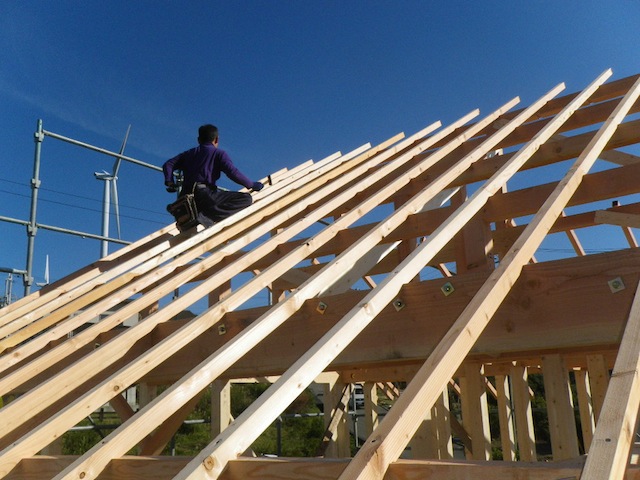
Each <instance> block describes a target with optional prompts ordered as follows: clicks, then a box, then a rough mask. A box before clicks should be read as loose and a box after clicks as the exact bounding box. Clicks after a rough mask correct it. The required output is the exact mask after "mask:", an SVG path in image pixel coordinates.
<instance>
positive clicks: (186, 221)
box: [167, 193, 199, 232]
mask: <svg viewBox="0 0 640 480" xmlns="http://www.w3.org/2000/svg"><path fill="white" fill-rule="evenodd" d="M167 212H169V213H170V214H171V215H173V216H174V218H175V219H176V226H177V227H178V230H180V231H181V232H184V231H185V230H188V229H190V228H192V227H195V226H196V225H198V223H199V222H198V209H197V207H196V200H195V198H194V196H193V193H187V194H186V195H183V196H181V197H180V198H178V200H176V201H175V202H173V203H171V204H169V205H167Z"/></svg>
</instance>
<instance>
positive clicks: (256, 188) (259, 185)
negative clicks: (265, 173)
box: [251, 182, 264, 192]
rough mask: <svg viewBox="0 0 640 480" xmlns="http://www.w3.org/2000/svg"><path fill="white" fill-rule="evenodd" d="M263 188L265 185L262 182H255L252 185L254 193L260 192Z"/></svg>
mask: <svg viewBox="0 0 640 480" xmlns="http://www.w3.org/2000/svg"><path fill="white" fill-rule="evenodd" d="M263 188H264V185H263V184H262V183H261V182H253V185H251V190H253V191H254V192H259V191H260V190H262V189H263Z"/></svg>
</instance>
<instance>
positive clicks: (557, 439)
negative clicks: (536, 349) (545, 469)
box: [542, 354, 580, 461]
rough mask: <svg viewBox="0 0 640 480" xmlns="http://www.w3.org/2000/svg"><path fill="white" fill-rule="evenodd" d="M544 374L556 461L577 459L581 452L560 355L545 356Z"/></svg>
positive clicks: (565, 368)
mask: <svg viewBox="0 0 640 480" xmlns="http://www.w3.org/2000/svg"><path fill="white" fill-rule="evenodd" d="M542 371H543V378H544V393H545V399H546V403H547V416H548V417H549V434H550V435H551V450H552V453H553V459H554V460H555V461H558V460H566V459H570V458H576V457H577V456H579V455H580V451H579V449H578V435H577V431H576V421H575V417H574V414H573V402H572V400H571V389H570V388H569V374H568V372H567V367H566V365H565V364H564V361H563V360H562V357H561V356H560V355H557V354H555V355H545V356H544V357H543V358H542Z"/></svg>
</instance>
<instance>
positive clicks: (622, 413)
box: [580, 287, 640, 480]
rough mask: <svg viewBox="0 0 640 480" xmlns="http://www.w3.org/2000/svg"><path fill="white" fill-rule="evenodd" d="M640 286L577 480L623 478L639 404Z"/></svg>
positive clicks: (615, 479)
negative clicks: (582, 467) (585, 459)
mask: <svg viewBox="0 0 640 480" xmlns="http://www.w3.org/2000/svg"><path fill="white" fill-rule="evenodd" d="M639 369H640V287H639V288H638V289H637V290H636V295H635V300H634V302H633V305H632V307H631V312H630V313H629V320H628V321H627V326H626V328H625V331H624V335H623V337H622V341H621V342H620V351H619V353H618V357H617V358H616V363H615V365H614V367H613V373H612V375H611V382H610V383H609V388H608V389H607V395H606V397H605V401H604V406H603V407H604V408H603V409H602V413H601V415H600V418H599V420H598V426H597V427H596V431H595V433H594V436H593V442H592V444H591V449H590V451H589V455H588V457H587V462H586V463H585V466H584V470H583V472H582V475H581V476H580V480H604V479H607V480H618V479H622V478H624V473H625V470H626V469H627V466H628V464H629V454H630V452H631V445H632V444H633V442H634V441H635V432H636V421H637V417H638V408H639V407H640V382H639V380H638V371H639Z"/></svg>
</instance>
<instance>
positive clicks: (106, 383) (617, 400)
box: [0, 70, 640, 480]
mask: <svg viewBox="0 0 640 480" xmlns="http://www.w3.org/2000/svg"><path fill="white" fill-rule="evenodd" d="M611 75H612V72H611V71H610V70H607V71H606V72H604V73H603V74H601V75H600V76H598V77H597V78H596V79H595V80H594V81H593V82H592V83H591V84H589V85H588V86H587V87H586V88H584V90H582V91H580V92H577V93H574V94H569V95H561V93H562V92H563V90H564V89H565V86H564V84H560V85H558V86H556V87H554V88H552V89H551V90H550V91H549V92H547V93H546V94H544V95H543V96H541V97H540V98H539V99H538V100H536V101H535V102H533V103H531V105H529V106H528V107H526V108H521V109H515V107H516V106H517V105H518V103H519V101H520V100H519V99H518V98H515V99H513V100H510V101H509V102H507V103H506V104H504V105H502V106H501V107H499V108H498V109H496V110H495V111H494V112H492V113H490V114H488V115H486V116H484V117H481V116H480V112H479V111H477V110H474V111H472V112H470V113H468V114H466V115H464V116H462V117H461V118H460V119H458V120H456V121H454V122H452V123H451V124H449V125H446V126H442V125H441V123H440V122H435V123H433V124H431V125H429V126H428V127H426V128H424V129H423V130H421V131H419V132H417V133H416V134H414V135H412V136H410V137H407V138H404V135H402V134H400V135H396V136H394V137H392V138H390V139H389V140H387V141H385V142H383V143H381V144H379V145H377V146H371V145H370V144H366V145H363V146H362V147H360V148H358V149H356V150H354V151H352V152H349V153H348V154H345V155H342V154H340V153H336V154H334V155H331V156H329V157H327V158H326V159H323V160H321V161H319V162H311V161H309V162H306V163H303V164H301V165H300V166H299V167H297V168H294V169H291V170H283V171H280V172H275V173H273V174H272V175H270V176H269V178H268V179H265V182H267V183H269V185H268V187H267V188H265V189H264V190H263V191H261V192H258V193H254V194H253V195H254V203H253V205H252V206H251V207H249V208H247V209H246V210H244V211H242V212H240V213H238V214H236V215H234V216H232V217H230V218H228V219H226V220H225V221H223V222H220V223H218V224H216V225H214V226H213V227H211V228H208V229H205V230H202V229H199V230H198V231H197V232H196V231H192V232H186V233H182V234H181V233H179V232H178V231H177V230H176V228H175V227H174V226H173V225H170V226H168V227H166V228H163V229H161V230H159V231H158V232H155V233H154V234H152V235H150V236H148V237H146V238H143V239H141V240H139V241H137V242H135V243H133V244H132V245H129V246H127V247H125V248H122V249H120V250H119V251H117V252H115V253H113V254H111V255H109V256H108V257H105V258H103V259H101V260H99V261H97V262H95V263H93V264H91V265H88V266H87V267H86V268H84V269H82V270H79V271H78V272H75V273H73V274H71V275H69V276H68V277H66V278H64V279H61V280H60V281H58V282H56V283H54V284H52V285H49V286H47V287H44V288H43V289H41V290H40V291H38V292H35V293H33V294H31V295H30V296H28V297H26V298H24V299H21V300H19V301H17V302H15V303H13V304H11V305H9V306H7V307H5V308H3V309H2V310H0V395H2V396H3V399H4V400H5V405H4V407H3V408H1V409H0V426H2V428H1V430H0V476H1V477H2V478H56V479H90V478H146V477H153V478H176V479H203V478H207V479H208V478H226V479H248V478H263V479H268V478H317V479H319V478H323V479H325V478H326V479H330V478H331V479H342V480H346V479H349V480H352V479H363V480H364V479H374V478H375V479H399V478H403V479H410V478H415V479H418V478H421V479H424V478H433V479H444V478H446V479H463V478H465V479H466V478H489V477H490V476H495V475H499V476H500V478H506V479H509V478H513V479H516V478H517V479H522V478H532V479H533V478H535V479H552V478H581V479H585V480H586V479H605V478H607V479H613V478H616V479H617V478H620V479H621V478H640V469H638V468H637V467H636V466H635V461H634V458H635V457H634V454H633V452H634V450H633V444H634V432H635V424H636V420H637V411H638V408H639V407H640V388H639V386H638V381H637V377H638V375H637V372H638V358H640V351H639V350H638V349H639V348H640V347H639V345H640V341H639V339H638V335H640V300H639V298H640V297H639V296H638V295H637V294H636V293H635V292H636V290H637V288H638V284H639V282H638V279H639V278H640V253H639V252H638V251H637V242H636V240H635V236H634V233H633V228H638V227H639V226H640V203H633V202H632V203H631V204H628V205H621V204H620V203H619V202H618V200H617V199H619V198H623V197H624V198H633V195H636V194H638V193H640V182H638V181H637V179H638V178H640V161H639V160H640V159H639V158H638V157H636V156H634V155H633V154H631V153H629V152H625V151H622V150H619V148H622V147H626V146H630V145H635V144H637V143H638V142H639V141H640V128H639V125H638V122H640V120H637V119H634V114H635V113H637V112H638V110H639V109H640V103H639V102H638V96H639V95H640V80H638V77H637V76H636V77H630V78H625V79H621V80H616V81H610V82H608V83H607V81H608V80H609V78H610V76H611ZM596 161H600V162H609V167H608V168H604V169H600V170H598V171H596V172H591V169H592V166H593V165H594V164H595V163H596ZM549 166H553V167H554V169H555V170H554V171H556V172H557V171H559V169H562V171H563V173H562V174H561V175H560V176H559V178H558V179H557V180H554V181H551V182H549V183H540V181H541V180H542V179H543V178H547V177H546V175H547V174H546V173H540V172H546V171H547V170H545V169H548V168H549ZM590 172H591V173H590ZM522 175H526V178H528V179H532V178H533V179H534V180H533V181H531V180H529V181H528V186H527V187H525V188H519V189H513V186H512V184H513V183H517V182H514V179H517V178H520V176H522ZM507 187H509V188H507ZM603 202H610V203H611V205H612V206H611V207H610V208H609V207H607V208H603V207H602V205H603ZM575 206H584V207H583V208H582V211H579V212H577V213H575V212H574V211H573V210H575V209H573V210H572V207H575ZM603 224H607V225H615V226H618V227H621V228H622V232H621V234H622V235H623V236H624V238H625V239H626V241H627V242H628V246H629V248H622V249H620V250H617V251H612V252H610V253H602V254H598V255H593V254H589V250H588V248H585V247H584V243H583V242H582V241H581V240H580V238H579V230H580V229H594V228H597V227H598V226H601V225H603ZM555 233H562V234H564V235H566V236H567V239H568V241H569V243H570V245H571V247H572V251H573V254H570V255H569V258H566V259H562V260H556V261H547V262H544V261H539V260H538V261H536V252H538V251H539V249H540V247H541V245H543V242H544V241H545V240H546V239H547V238H548V237H549V236H550V235H553V234H555ZM427 271H430V272H432V273H431V274H430V276H429V275H427V274H426V273H425V272H427ZM178 290H179V295H176V292H177V291H178ZM266 291H267V292H269V294H270V296H271V302H270V305H268V306H264V305H263V304H264V302H261V303H260V302H259V299H260V298H263V297H264V294H265V292H266ZM203 300H204V301H206V302H208V303H207V304H208V307H207V308H206V309H204V311H203V312H202V313H200V314H199V315H196V316H195V317H193V318H182V317H181V315H182V313H183V312H185V311H187V310H188V309H190V308H195V307H194V305H196V304H198V302H201V301H203ZM256 305H258V306H256ZM136 315H137V316H139V317H140V321H139V323H137V324H136V325H134V326H133V327H129V328H126V329H125V328H122V323H123V322H124V321H125V320H127V319H129V318H130V317H132V316H136ZM96 318H100V321H98V322H95V321H94V319H96ZM531 373H541V374H542V375H543V377H544V385H545V396H546V400H547V405H548V418H549V430H550V435H551V443H552V449H553V452H552V457H553V458H552V460H553V461H552V462H538V461H537V460H538V455H537V453H536V442H535V432H534V429H533V424H532V414H531V399H530V389H529V385H528V383H527V376H528V375H529V374H531ZM570 373H572V374H573V378H574V380H575V385H576V391H577V393H576V400H577V401H578V403H579V407H578V408H579V416H580V427H581V432H580V435H578V431H577V428H578V427H577V426H576V423H575V421H574V420H573V419H574V413H573V412H574V404H573V403H574V400H573V394H572V393H571V391H570V390H569V386H568V385H569V382H568V378H569V374H570ZM267 376H269V377H273V378H272V385H271V386H270V387H269V388H268V389H267V390H266V391H265V393H264V394H263V395H261V396H260V397H259V398H258V399H257V400H256V401H255V402H254V403H253V404H251V406H250V407H249V408H248V409H247V410H245V411H244V412H243V413H242V414H241V415H240V416H239V417H238V418H236V419H234V420H233V422H231V423H230V424H229V425H228V426H227V425H226V424H227V423H228V421H230V420H229V419H228V418H227V417H225V415H224V414H223V413H220V418H216V422H217V424H216V425H217V427H216V428H217V429H218V432H219V433H218V434H217V436H212V441H211V443H209V444H208V445H207V446H206V447H204V448H203V449H202V451H201V452H200V453H199V454H198V455H196V456H195V457H193V458H181V457H179V458H169V457H162V456H160V454H161V452H162V451H163V448H164V447H165V445H166V444H167V443H168V442H169V441H170V439H171V437H172V435H173V434H174V433H175V431H176V430H177V428H178V427H179V426H180V425H181V424H182V422H183V420H184V419H185V418H186V416H187V415H188V414H189V413H190V412H191V411H192V410H193V408H194V405H195V404H196V403H197V401H198V400H199V399H200V398H201V395H202V393H203V392H204V391H205V390H206V389H208V388H211V386H212V385H213V386H214V388H215V389H216V390H215V391H216V392H218V393H220V392H222V391H223V390H224V388H225V385H228V383H227V382H228V381H229V380H237V379H243V378H254V377H267ZM323 378H325V379H327V378H330V380H327V382H325V381H323V380H321V379H323ZM318 381H322V382H323V383H327V384H328V385H331V386H334V387H335V388H336V389H337V390H336V391H335V393H331V392H332V390H331V389H329V390H327V398H328V396H329V395H333V397H332V398H333V399H334V401H335V402H336V405H338V408H336V409H334V411H335V412H338V413H335V415H334V416H333V418H332V419H331V418H328V420H327V426H328V427H327V433H326V436H325V441H324V444H323V449H322V452H323V455H322V456H320V457H316V458H307V459H266V458H250V457H246V456H244V453H245V452H247V451H248V450H249V449H250V448H251V445H252V443H253V442H254V441H255V439H256V438H257V437H258V436H259V435H260V434H261V433H262V432H263V431H264V430H265V429H267V428H268V427H269V425H271V424H272V423H273V422H274V421H275V420H276V419H277V418H278V416H279V415H280V414H281V413H282V412H283V411H284V410H285V409H286V408H287V407H288V406H289V405H290V404H291V403H292V402H293V401H294V400H295V399H296V398H297V397H298V396H299V395H300V393H301V392H302V391H303V390H305V389H306V388H307V387H308V386H309V385H310V384H312V383H313V382H318ZM397 381H402V382H406V386H405V387H404V388H402V389H400V390H399V389H398V388H397V386H396V385H394V384H393V383H391V382H397ZM352 382H363V383H364V391H365V398H366V402H365V421H366V425H367V433H368V438H367V439H366V441H365V442H364V444H363V445H362V446H361V447H360V448H359V449H358V451H357V453H356V454H355V455H354V456H353V458H339V457H345V456H346V457H348V456H349V452H347V454H346V455H344V454H339V453H337V454H336V452H337V451H338V450H335V449H334V450H332V449H331V445H333V446H335V445H334V444H337V442H339V441H341V442H344V440H343V439H339V438H338V437H340V435H339V433H338V432H339V430H340V428H341V427H340V425H341V424H344V409H345V408H346V406H345V404H346V400H347V399H348V398H349V395H350V391H351V390H350V388H349V384H350V383H352ZM152 385H166V386H167V387H168V388H167V389H166V390H164V391H163V392H162V394H160V395H158V396H156V397H155V398H148V399H146V400H144V401H142V402H141V404H140V409H139V411H134V410H133V409H132V407H131V406H130V405H129V404H128V403H127V401H126V400H125V399H124V397H123V395H122V394H123V392H125V391H126V390H127V389H129V388H130V387H132V386H138V388H139V389H140V395H141V396H142V395H143V394H142V392H143V390H144V389H145V388H148V387H149V386H152ZM378 392H380V393H381V394H384V395H388V396H389V398H392V399H393V406H392V407H391V408H390V410H389V411H388V412H386V415H385V416H384V418H380V417H378V415H377V414H376V411H375V401H376V397H377V395H378ZM448 392H455V395H456V396H458V397H459V398H461V400H462V421H460V420H459V419H458V418H456V417H455V416H453V415H451V413H450V411H449V409H448V404H449V393H448ZM487 392H490V393H491V394H493V395H494V396H495V398H496V401H497V405H498V407H497V408H498V413H499V417H500V422H499V423H500V432H499V435H498V436H499V440H500V444H501V449H502V454H503V459H504V461H503V462H488V461H487V460H489V459H490V455H491V440H492V438H491V436H492V433H491V432H490V431H489V428H488V413H487V402H486V395H487ZM220 394H221V393H220ZM221 398H222V397H221ZM216 402H220V398H216ZM107 403H110V404H111V406H112V407H113V409H114V410H115V411H116V412H117V413H118V415H119V416H120V419H121V420H122V424H121V425H120V426H119V427H118V428H117V429H115V430H114V431H113V432H112V433H111V434H109V435H108V436H106V437H105V438H104V439H103V440H102V441H101V442H99V443H98V444H96V445H95V446H93V448H91V449H90V450H89V451H87V453H86V454H84V455H81V456H79V457H65V456H55V455H54V456H47V455H42V454H39V453H40V452H43V451H44V452H46V451H47V449H48V448H50V445H52V444H55V442H56V441H57V439H59V438H60V437H62V436H63V435H64V434H65V432H67V431H69V430H70V429H71V428H72V427H73V426H75V425H76V424H78V422H80V421H81V420H82V419H83V418H85V417H86V416H87V415H89V414H91V412H94V411H96V410H98V409H99V408H100V407H101V406H103V405H104V404H107ZM326 403H328V402H326ZM340 405H342V408H340ZM332 406H334V405H332ZM325 407H326V405H325ZM217 411H218V412H223V411H224V409H222V410H220V409H219V408H218V410H217ZM340 412H341V413H340ZM425 412H427V413H425ZM222 417H225V418H226V420H225V419H223V418H222ZM225 427H226V428H225ZM425 432H426V433H425ZM452 432H453V434H452ZM453 435H455V436H456V437H457V438H459V439H460V440H461V442H462V443H463V444H464V446H465V449H466V459H464V460H461V459H453V458H452V446H451V445H452V444H451V439H452V436H453ZM494 436H495V432H494ZM342 437H344V433H343V434H342ZM434 438H435V439H436V440H434ZM579 438H580V439H581V440H580V442H582V443H580V442H579ZM421 442H422V443H421ZM425 445H427V447H425ZM407 447H411V452H412V455H413V458H403V455H404V452H406V451H407V450H406V449H407ZM136 449H137V452H138V455H137V456H131V455H128V452H132V451H134V450H136ZM343 451H344V450H343ZM425 451H426V452H427V453H424V452H425ZM332 452H333V453H332ZM421 452H422V453H421ZM587 452H588V455H587V457H586V461H585V456H584V455H583V454H584V453H587ZM331 456H333V457H338V458H330V457H331ZM404 456H406V455H404ZM516 459H518V460H519V461H515V460H516Z"/></svg>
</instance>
